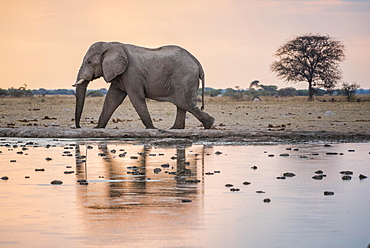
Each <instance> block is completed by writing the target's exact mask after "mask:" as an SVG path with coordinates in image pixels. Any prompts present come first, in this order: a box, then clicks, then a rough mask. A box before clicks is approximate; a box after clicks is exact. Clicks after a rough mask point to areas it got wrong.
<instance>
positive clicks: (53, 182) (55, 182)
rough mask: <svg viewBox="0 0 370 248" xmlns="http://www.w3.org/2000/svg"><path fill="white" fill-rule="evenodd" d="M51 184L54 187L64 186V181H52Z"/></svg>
mask: <svg viewBox="0 0 370 248" xmlns="http://www.w3.org/2000/svg"><path fill="white" fill-rule="evenodd" d="M51 184H54V185H61V184H63V182H62V181H60V180H53V181H51Z"/></svg>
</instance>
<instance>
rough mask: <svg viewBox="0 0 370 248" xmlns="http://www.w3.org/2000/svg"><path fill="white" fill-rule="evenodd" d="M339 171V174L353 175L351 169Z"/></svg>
mask: <svg viewBox="0 0 370 248" xmlns="http://www.w3.org/2000/svg"><path fill="white" fill-rule="evenodd" d="M339 173H340V174H343V175H353V172H352V171H341V172H339Z"/></svg>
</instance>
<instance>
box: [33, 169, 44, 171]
mask: <svg viewBox="0 0 370 248" xmlns="http://www.w3.org/2000/svg"><path fill="white" fill-rule="evenodd" d="M35 171H45V169H35Z"/></svg>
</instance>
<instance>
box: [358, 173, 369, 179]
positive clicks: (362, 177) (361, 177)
mask: <svg viewBox="0 0 370 248" xmlns="http://www.w3.org/2000/svg"><path fill="white" fill-rule="evenodd" d="M358 178H360V179H361V180H362V179H365V178H367V176H365V175H362V174H360V175H359V176H358Z"/></svg>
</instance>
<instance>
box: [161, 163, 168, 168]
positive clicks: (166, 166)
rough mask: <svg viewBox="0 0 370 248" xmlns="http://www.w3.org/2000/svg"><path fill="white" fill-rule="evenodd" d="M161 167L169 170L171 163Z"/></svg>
mask: <svg viewBox="0 0 370 248" xmlns="http://www.w3.org/2000/svg"><path fill="white" fill-rule="evenodd" d="M161 167H162V168H169V167H170V164H169V163H165V164H161Z"/></svg>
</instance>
